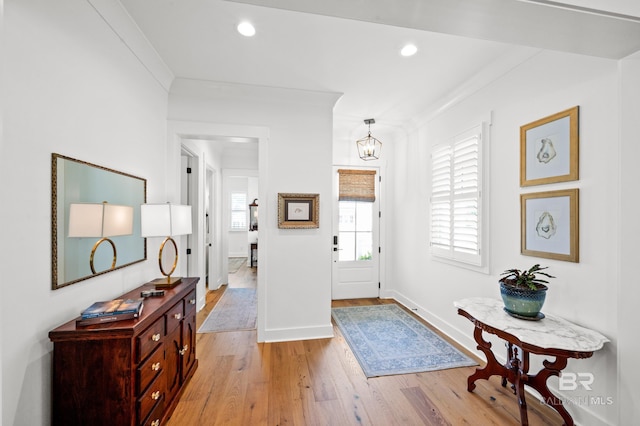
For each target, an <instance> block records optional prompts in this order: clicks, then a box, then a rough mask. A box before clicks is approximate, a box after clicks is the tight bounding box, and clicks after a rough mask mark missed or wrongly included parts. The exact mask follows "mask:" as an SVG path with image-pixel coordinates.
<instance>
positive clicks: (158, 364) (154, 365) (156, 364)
mask: <svg viewBox="0 0 640 426" xmlns="http://www.w3.org/2000/svg"><path fill="white" fill-rule="evenodd" d="M151 369H152V370H153V371H158V370H160V363H159V362H156V363H155V364H151Z"/></svg>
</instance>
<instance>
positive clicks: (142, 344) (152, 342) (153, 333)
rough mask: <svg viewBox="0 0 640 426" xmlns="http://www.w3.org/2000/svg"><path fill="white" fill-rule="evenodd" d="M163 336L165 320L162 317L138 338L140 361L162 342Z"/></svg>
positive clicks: (138, 356) (137, 351) (137, 352)
mask: <svg viewBox="0 0 640 426" xmlns="http://www.w3.org/2000/svg"><path fill="white" fill-rule="evenodd" d="M163 336H164V321H163V319H162V318H160V319H158V320H157V321H156V322H154V323H153V325H152V326H151V327H149V328H147V329H146V330H145V331H144V332H142V333H141V334H140V335H139V336H138V337H137V338H136V354H137V360H138V362H140V361H142V360H144V359H145V358H146V357H147V356H148V355H149V354H150V353H151V352H153V350H154V349H155V348H157V347H158V346H159V345H160V344H161V343H162V337H163Z"/></svg>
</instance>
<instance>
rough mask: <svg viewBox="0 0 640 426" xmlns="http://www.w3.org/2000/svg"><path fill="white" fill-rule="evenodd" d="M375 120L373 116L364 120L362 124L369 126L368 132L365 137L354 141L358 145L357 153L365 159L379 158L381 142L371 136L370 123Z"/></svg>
mask: <svg viewBox="0 0 640 426" xmlns="http://www.w3.org/2000/svg"><path fill="white" fill-rule="evenodd" d="M375 122H376V120H374V119H373V118H368V119H366V120H364V124H366V125H368V126H369V133H368V134H367V136H366V137H364V138H362V139H358V140H357V141H356V145H357V146H358V155H359V156H360V158H362V159H363V160H365V161H369V160H377V159H378V158H380V151H381V150H382V142H380V141H379V140H378V139H376V138H374V137H373V136H371V124H373V123H375Z"/></svg>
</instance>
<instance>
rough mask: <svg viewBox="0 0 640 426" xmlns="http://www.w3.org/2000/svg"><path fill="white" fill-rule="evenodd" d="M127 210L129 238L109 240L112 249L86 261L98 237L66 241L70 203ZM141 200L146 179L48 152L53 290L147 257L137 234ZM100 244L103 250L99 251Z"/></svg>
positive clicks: (145, 188) (117, 237) (71, 238)
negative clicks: (130, 220) (129, 211)
mask: <svg viewBox="0 0 640 426" xmlns="http://www.w3.org/2000/svg"><path fill="white" fill-rule="evenodd" d="M105 201H106V202H107V203H110V204H116V205H124V206H131V207H133V234H131V235H123V236H115V237H110V238H109V239H110V240H111V241H112V242H113V245H114V246H115V247H116V253H117V260H116V264H115V267H114V268H111V266H112V261H113V256H114V253H113V250H112V249H111V246H110V245H109V244H101V245H100V247H99V249H97V250H96V251H95V255H94V266H95V270H96V272H95V273H93V272H92V271H91V266H90V257H91V251H92V249H93V246H94V244H96V243H97V242H98V241H99V240H100V237H96V238H93V237H82V238H74V237H69V236H68V235H69V230H68V229H69V208H70V205H71V204H75V203H103V202H105ZM146 201H147V180H146V179H142V178H139V177H136V176H132V175H129V174H126V173H122V172H118V171H116V170H111V169H108V168H106V167H102V166H98V165H95V164H90V163H87V162H84V161H80V160H76V159H73V158H69V157H65V156H63V155H60V154H52V157H51V254H52V256H51V270H52V271H51V272H52V273H51V277H52V287H53V289H54V290H55V289H58V288H61V287H64V286H67V285H69V284H73V283H76V282H78V281H82V280H86V279H87V278H91V277H93V276H96V275H101V274H105V273H107V272H111V271H113V270H116V269H120V268H124V267H125V266H129V265H133V264H134V263H138V262H142V261H143V260H145V259H146V258H147V244H146V239H145V238H142V237H141V236H140V205H142V204H144V203H145V202H146ZM103 246H104V247H103Z"/></svg>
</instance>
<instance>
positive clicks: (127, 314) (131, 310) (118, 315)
mask: <svg viewBox="0 0 640 426" xmlns="http://www.w3.org/2000/svg"><path fill="white" fill-rule="evenodd" d="M143 301H144V299H142V298H141V299H115V300H108V301H106V302H96V303H94V304H93V305H91V306H89V307H88V308H87V309H85V310H84V311H82V313H81V314H80V318H79V319H78V320H77V321H76V325H92V324H104V323H107V322H114V321H122V320H128V319H132V318H138V317H139V316H140V314H141V313H142V307H143Z"/></svg>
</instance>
